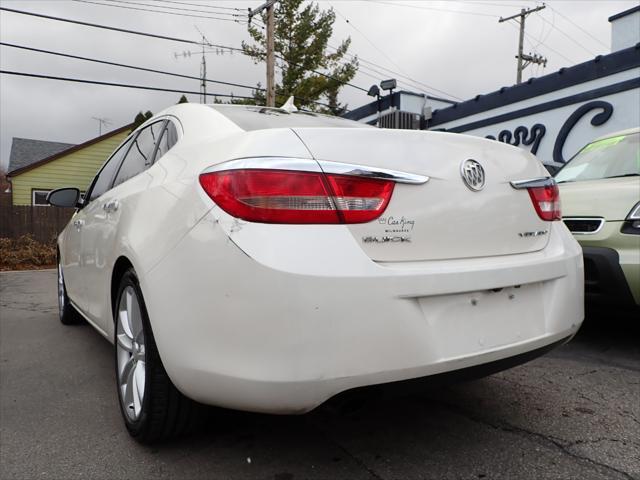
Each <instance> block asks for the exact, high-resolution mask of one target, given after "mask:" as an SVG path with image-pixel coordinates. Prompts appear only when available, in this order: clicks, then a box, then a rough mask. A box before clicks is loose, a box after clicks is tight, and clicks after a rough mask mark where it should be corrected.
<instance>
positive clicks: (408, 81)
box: [329, 45, 462, 100]
mask: <svg viewBox="0 0 640 480" xmlns="http://www.w3.org/2000/svg"><path fill="white" fill-rule="evenodd" d="M329 47H330V48H332V49H333V50H336V51H337V50H338V49H337V48H336V47H334V46H333V45H329ZM347 55H349V56H350V57H351V58H357V59H358V62H360V65H359V67H358V72H360V70H361V69H363V68H365V69H368V70H369V71H372V72H375V73H376V74H378V75H379V78H378V79H381V78H383V77H387V76H389V75H393V76H395V77H398V78H399V79H405V81H402V80H398V83H404V84H405V85H406V86H408V87H409V88H414V89H418V90H422V89H424V88H427V89H431V90H437V91H439V92H441V90H438V89H437V88H433V87H431V86H429V85H427V84H425V83H422V82H420V81H418V80H416V79H414V78H411V77H409V76H407V75H403V74H401V73H399V72H397V71H395V70H391V69H390V68H387V67H383V66H382V65H380V64H378V63H375V62H372V61H370V60H367V59H365V58H363V57H361V56H359V55H353V54H351V53H347ZM362 63H365V64H369V65H372V66H373V67H375V68H373V67H370V66H367V65H362ZM376 68H378V69H380V70H382V71H378V70H376ZM362 73H365V74H367V73H366V72H362ZM369 76H371V75H369ZM441 93H444V94H445V95H448V96H449V97H452V98H455V99H457V100H462V99H461V98H459V97H456V96H455V95H453V94H451V93H446V92H441Z"/></svg>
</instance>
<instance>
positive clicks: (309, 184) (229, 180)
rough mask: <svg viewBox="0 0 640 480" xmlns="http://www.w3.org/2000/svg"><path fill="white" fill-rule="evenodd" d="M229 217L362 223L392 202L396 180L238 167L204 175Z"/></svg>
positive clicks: (202, 181) (205, 186) (211, 194)
mask: <svg viewBox="0 0 640 480" xmlns="http://www.w3.org/2000/svg"><path fill="white" fill-rule="evenodd" d="M200 185H202V188H203V189H204V191H205V192H206V193H207V195H209V197H211V199H212V200H213V201H214V202H216V204H217V205H218V206H219V207H220V208H222V209H223V210H224V211H225V212H227V213H228V214H229V215H232V216H234V217H237V218H241V219H243V220H247V221H250V222H261V223H298V224H300V223H304V224H311V223H316V224H322V223H324V224H327V223H364V222H369V221H371V220H375V219H376V218H378V217H379V216H380V215H382V213H383V212H384V210H385V209H386V208H387V205H388V204H389V200H390V199H391V194H392V193H393V187H394V182H393V181H389V180H379V179H371V178H364V177H358V176H350V175H337V174H327V173H321V172H307V171H293V170H266V169H251V168H249V169H237V170H224V171H219V172H211V173H203V174H202V175H200Z"/></svg>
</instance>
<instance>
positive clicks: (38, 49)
mask: <svg viewBox="0 0 640 480" xmlns="http://www.w3.org/2000/svg"><path fill="white" fill-rule="evenodd" d="M0 45H2V46H5V47H11V48H18V49H21V50H29V51H32V52H38V53H46V54H48V55H56V56H59V57H66V58H73V59H75V60H84V61H87V62H93V63H101V64H104V65H112V66H115V67H122V68H130V69H132V70H140V71H143V72H151V73H159V74H162V75H169V76H172V77H179V78H187V79H189V80H201V78H200V77H194V76H192V75H183V74H181V73H174V72H165V71H162V70H156V69H153V68H145V67H139V66H137V65H128V64H126V63H117V62H110V61H107V60H99V59H97V58H89V57H81V56H78V55H71V54H69V53H62V52H54V51H52V50H43V49H40V48H34V47H27V46H25V45H16V44H14V43H6V42H0ZM207 82H210V83H217V84H220V85H227V86H230V87H239V88H249V89H252V90H259V91H260V90H264V89H263V88H257V87H252V86H250V85H242V84H240V83H232V82H225V81H222V80H211V79H207Z"/></svg>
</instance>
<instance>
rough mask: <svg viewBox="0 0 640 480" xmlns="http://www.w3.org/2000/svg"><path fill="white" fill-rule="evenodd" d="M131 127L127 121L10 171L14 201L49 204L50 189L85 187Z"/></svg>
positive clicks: (18, 203) (23, 203) (81, 188)
mask: <svg viewBox="0 0 640 480" xmlns="http://www.w3.org/2000/svg"><path fill="white" fill-rule="evenodd" d="M132 128H133V125H132V124H131V125H125V126H124V127H122V128H118V129H117V130H113V131H111V132H108V133H105V134H104V135H101V136H99V137H96V138H94V139H92V140H89V141H87V142H84V143H81V144H80V145H73V146H71V147H69V148H65V149H63V150H62V151H59V152H57V153H54V154H52V155H49V156H47V157H45V158H42V159H41V160H37V161H34V162H32V163H29V164H27V165H24V166H21V167H19V168H15V169H13V170H12V171H9V173H8V174H7V178H9V180H10V181H11V192H12V201H13V204H14V205H46V204H47V203H46V201H45V199H46V197H47V193H49V192H50V191H51V190H53V189H56V188H61V187H77V188H79V189H80V191H82V192H84V191H86V189H87V188H88V187H89V184H90V183H91V180H93V177H95V175H96V173H97V172H98V170H99V169H100V167H101V166H102V164H103V163H104V162H105V160H106V159H107V158H108V157H109V155H111V153H113V151H114V150H115V149H116V147H117V146H118V145H120V143H122V142H123V141H124V139H125V138H126V137H127V135H129V133H130V132H131V130H132ZM42 143H45V142H42ZM58 145H63V144H58Z"/></svg>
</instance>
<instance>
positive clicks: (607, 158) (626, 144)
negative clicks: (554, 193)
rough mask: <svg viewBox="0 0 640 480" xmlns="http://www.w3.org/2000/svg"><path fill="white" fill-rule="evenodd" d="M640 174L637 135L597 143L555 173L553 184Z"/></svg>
mask: <svg viewBox="0 0 640 480" xmlns="http://www.w3.org/2000/svg"><path fill="white" fill-rule="evenodd" d="M637 175H640V132H639V133H631V134H628V135H618V136H615V137H610V138H605V139H603V140H597V141H595V142H592V143H590V144H589V145H587V146H586V147H584V148H583V149H582V150H580V152H578V154H577V155H576V156H575V157H573V158H572V159H571V160H570V161H569V163H567V165H566V166H565V167H564V168H563V169H562V170H560V171H559V172H558V173H556V181H557V182H558V183H563V182H580V181H584V180H600V179H603V178H616V177H634V176H637Z"/></svg>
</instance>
